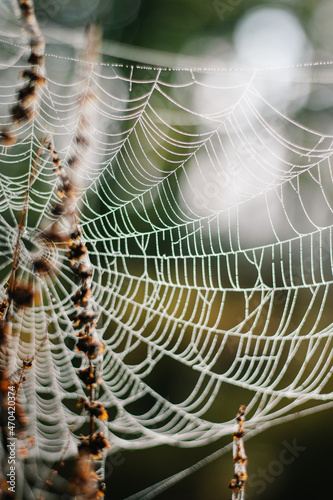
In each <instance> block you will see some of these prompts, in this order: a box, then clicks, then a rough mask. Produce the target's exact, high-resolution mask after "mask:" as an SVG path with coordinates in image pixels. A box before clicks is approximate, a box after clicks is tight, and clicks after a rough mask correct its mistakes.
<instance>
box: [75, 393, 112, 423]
mask: <svg viewBox="0 0 333 500" xmlns="http://www.w3.org/2000/svg"><path fill="white" fill-rule="evenodd" d="M79 405H82V406H84V409H85V410H86V411H87V412H89V413H90V415H91V416H93V417H95V418H99V419H100V420H107V419H108V414H107V411H106V410H105V408H104V406H103V405H102V403H98V402H96V401H91V402H89V401H87V400H86V399H85V398H81V399H80V401H79Z"/></svg>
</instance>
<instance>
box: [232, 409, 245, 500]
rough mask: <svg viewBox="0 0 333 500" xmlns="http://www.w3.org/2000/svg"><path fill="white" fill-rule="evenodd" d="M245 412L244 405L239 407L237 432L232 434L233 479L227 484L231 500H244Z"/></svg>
mask: <svg viewBox="0 0 333 500" xmlns="http://www.w3.org/2000/svg"><path fill="white" fill-rule="evenodd" d="M245 410H246V406H245V405H241V406H240V407H239V412H238V413H237V416H236V420H237V423H238V430H237V431H236V432H234V434H233V460H234V477H233V479H231V481H230V483H229V488H231V489H232V497H231V500H244V498H245V483H246V480H247V456H246V454H245V447H244V442H243V436H244V421H245Z"/></svg>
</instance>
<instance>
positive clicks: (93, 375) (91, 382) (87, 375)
mask: <svg viewBox="0 0 333 500" xmlns="http://www.w3.org/2000/svg"><path fill="white" fill-rule="evenodd" d="M78 376H79V378H80V379H81V380H82V382H83V383H84V385H85V386H86V387H87V389H88V390H89V389H90V387H91V386H93V387H95V386H97V384H98V383H99V382H100V379H99V377H98V375H97V370H96V368H95V367H94V366H92V365H91V366H89V367H88V368H84V369H81V370H79V372H78Z"/></svg>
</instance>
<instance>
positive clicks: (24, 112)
mask: <svg viewBox="0 0 333 500" xmlns="http://www.w3.org/2000/svg"><path fill="white" fill-rule="evenodd" d="M17 3H18V6H19V9H20V13H21V17H22V25H23V29H24V31H25V32H26V34H27V35H28V37H29V47H30V56H29V59H28V62H29V63H30V65H31V66H30V69H27V70H25V71H23V72H22V75H21V76H22V77H23V78H25V79H26V80H27V83H26V84H25V85H24V86H23V87H21V89H20V90H19V92H18V96H17V102H16V104H14V106H13V107H12V108H11V125H10V126H7V127H4V128H3V129H2V131H1V132H0V140H1V142H2V143H3V144H4V145H5V146H12V145H13V144H15V142H16V140H17V135H16V131H15V130H16V128H17V127H18V126H19V124H20V123H21V122H29V121H31V120H32V118H33V116H34V112H35V110H36V104H37V105H38V104H39V101H40V97H39V90H40V88H41V87H43V85H44V84H45V77H44V75H43V73H44V54H45V41H44V38H43V36H42V33H41V31H40V28H39V25H38V22H37V19H36V16H35V11H34V5H33V2H32V0H17ZM34 103H35V106H33V105H34Z"/></svg>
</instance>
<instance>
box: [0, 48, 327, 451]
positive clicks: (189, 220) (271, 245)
mask: <svg viewBox="0 0 333 500" xmlns="http://www.w3.org/2000/svg"><path fill="white" fill-rule="evenodd" d="M1 43H2V54H3V56H4V59H3V62H2V64H1V72H0V85H1V87H0V88H1V91H0V94H1V103H0V115H1V123H2V125H6V124H8V123H9V122H10V114H9V108H10V106H11V105H12V104H14V103H15V101H16V97H15V93H16V91H17V90H18V89H19V88H20V87H21V86H22V82H21V81H20V80H19V79H17V75H18V74H19V73H20V71H22V70H24V69H26V68H28V64H27V62H26V60H27V57H26V53H25V49H24V45H23V44H20V43H19V40H17V39H16V40H14V41H13V40H12V39H10V40H8V39H7V40H2V42H1ZM52 48H53V49H55V48H57V46H52ZM48 52H49V53H48V55H47V56H46V72H47V75H46V76H47V85H46V86H45V87H44V88H43V90H42V96H41V106H40V109H39V110H38V113H36V115H35V116H36V117H35V119H34V120H33V121H32V122H29V123H26V124H24V125H22V126H21V127H20V128H19V129H18V141H17V143H16V144H15V145H14V146H13V147H11V148H6V147H3V148H2V150H1V154H0V162H1V163H0V210H1V224H0V250H1V256H2V257H1V265H0V272H1V283H2V287H1V297H2V298H4V297H5V294H6V291H5V283H6V282H7V280H8V278H9V274H10V271H11V263H12V259H13V248H14V245H15V241H16V237H17V230H18V229H17V220H18V214H19V213H20V211H21V210H22V209H23V205H24V199H25V196H26V191H27V186H28V182H29V177H30V171H31V168H32V164H33V161H34V158H35V155H36V151H37V149H38V147H40V146H41V144H42V141H43V139H44V138H45V137H49V136H50V135H52V139H53V141H54V143H55V146H56V149H57V151H58V154H59V157H60V158H62V160H63V162H64V165H65V166H68V165H69V160H70V158H71V156H72V155H73V154H75V152H76V148H77V145H76V144H75V143H74V141H73V138H74V136H75V132H76V130H77V128H78V127H79V126H81V130H82V127H83V130H84V131H85V136H86V138H87V141H88V142H89V151H88V152H87V154H86V156H85V161H84V165H83V167H82V168H81V169H80V171H79V172H78V175H79V176H80V184H81V186H82V188H81V192H80V204H79V218H80V227H81V229H82V232H83V236H84V240H85V242H86V245H87V247H88V250H89V257H90V260H91V263H92V266H93V269H94V274H93V285H92V297H93V300H94V304H95V305H96V308H97V310H98V311H99V312H100V317H99V322H98V327H97V331H98V335H99V336H100V337H101V338H102V339H103V342H104V343H105V352H104V355H103V359H101V361H100V373H101V379H102V382H101V386H100V389H99V390H100V393H99V398H98V400H99V401H100V402H102V403H103V405H104V406H105V408H106V409H107V410H108V412H109V415H110V418H109V421H108V422H106V423H105V424H104V423H100V424H99V425H100V428H101V429H102V430H103V432H104V433H107V434H108V435H109V438H110V441H111V445H112V449H113V451H115V450H117V449H139V448H144V447H151V446H155V445H158V444H163V443H164V444H171V445H177V446H182V447H193V446H198V445H204V444H208V443H211V442H213V441H216V440H217V439H219V438H220V437H221V436H226V435H230V434H231V433H232V432H233V429H234V415H235V412H236V410H237V408H238V406H239V404H241V403H242V404H246V405H247V428H248V429H253V430H254V431H257V430H258V429H264V428H267V426H270V425H274V424H276V423H278V422H280V421H283V419H285V418H288V417H292V416H294V415H295V414H296V413H297V412H299V411H300V410H304V409H307V410H309V411H312V410H316V411H317V410H318V409H320V408H321V407H325V408H326V407H327V404H329V405H331V404H333V401H332V400H333V397H332V396H333V393H332V389H333V385H332V379H331V375H332V352H333V351H332V321H333V317H332V312H331V309H332V308H331V295H332V223H333V214H332V203H333V189H332V165H331V155H332V144H333V143H332V138H333V136H332V135H327V134H325V133H323V131H322V130H317V131H316V128H317V129H318V128H319V127H318V126H316V125H317V123H318V116H321V111H320V110H319V111H318V110H316V109H315V106H314V105H312V107H311V105H310V104H311V103H312V104H313V102H314V101H315V96H316V92H318V89H319V90H321V89H322V88H323V87H324V88H325V90H326V91H327V92H331V86H330V81H331V72H332V66H331V65H330V64H326V65H318V66H315V65H311V66H309V67H306V66H303V67H299V68H297V67H295V68H281V69H278V68H275V69H267V68H266V69H265V68H264V69H260V68H259V69H257V70H247V69H241V70H239V69H238V70H232V69H231V70H223V69H221V68H215V69H209V68H207V69H205V68H192V69H190V68H188V69H186V68H178V69H175V70H172V69H170V68H155V67H144V66H140V65H131V64H126V63H124V64H114V63H112V62H110V63H109V62H107V60H106V62H103V63H96V64H89V65H87V64H85V63H84V61H81V60H79V59H78V58H77V54H76V51H75V50H74V49H73V48H72V47H69V46H62V47H61V52H60V53H61V56H59V51H58V52H57V50H54V52H52V51H51V50H49V51H48ZM82 67H83V68H84V71H82ZM82 75H85V76H84V78H82ZM82 92H84V93H85V95H86V96H87V101H88V106H86V107H84V108H83V107H82V105H81V104H82ZM326 107H327V108H328V107H329V100H328V102H327V104H326ZM321 128H329V127H328V126H327V127H323V126H322V124H321ZM56 187H57V178H56V176H55V174H53V172H52V162H51V159H50V158H48V157H47V155H46V154H44V155H43V159H42V168H41V169H40V171H39V175H38V178H37V179H36V181H35V183H34V184H33V186H32V187H31V189H30V191H29V200H28V203H29V210H28V215H27V225H26V230H25V233H24V237H23V239H22V242H21V245H20V267H19V274H20V278H21V279H22V280H26V281H30V282H33V286H34V288H35V291H36V296H37V297H38V300H36V301H35V303H34V306H33V307H31V308H25V309H20V310H17V311H16V312H15V323H14V332H13V337H12V339H13V340H12V344H11V345H10V347H9V355H10V357H9V360H10V368H11V372H14V371H15V370H16V369H18V368H20V367H21V366H22V361H23V359H25V358H26V357H27V356H30V357H31V356H34V355H36V359H35V361H34V364H33V366H32V368H31V370H30V371H29V373H28V376H27V381H26V382H25V383H24V385H23V387H22V395H21V399H22V401H23V403H24V404H25V406H26V408H27V412H28V415H29V418H30V433H31V434H32V435H33V436H34V437H35V440H36V441H35V446H34V447H33V448H32V449H31V450H30V453H31V454H32V455H35V456H36V457H44V458H47V459H51V460H54V459H56V458H59V454H60V453H61V450H62V449H63V448H64V445H65V443H66V441H67V440H68V430H69V429H70V446H69V448H68V453H69V454H70V453H75V449H76V443H77V440H78V438H77V436H78V434H79V433H80V432H81V430H82V428H84V425H85V424H86V422H87V418H86V416H85V415H84V414H83V415H80V411H79V410H78V409H77V408H76V406H75V404H76V401H77V400H78V399H79V398H80V397H83V396H84V390H83V386H82V385H81V382H80V381H79V379H78V376H77V371H78V367H80V364H81V357H80V354H79V353H78V352H77V351H76V350H75V332H74V331H73V328H72V322H71V320H70V316H71V314H72V313H74V312H75V307H74V306H73V304H72V301H71V300H70V296H71V295H72V293H73V292H75V290H76V289H77V288H78V286H79V284H78V283H76V282H75V277H74V275H73V274H72V273H71V271H70V269H69V265H68V263H67V261H66V256H65V254H66V249H65V248H64V246H63V245H62V244H53V245H52V246H50V245H48V246H45V245H44V246H43V240H42V238H41V237H40V235H41V233H42V231H44V230H45V229H47V228H48V227H50V225H51V224H52V223H53V222H54V215H52V206H54V205H55V204H56V203H57V194H56ZM59 223H60V225H61V224H62V223H63V221H62V219H61V218H60V219H59ZM36 255H42V256H43V258H44V259H46V260H47V261H48V262H49V263H50V264H52V265H53V266H54V267H55V269H56V272H55V273H54V274H50V275H46V276H41V275H38V274H36V273H34V272H33V260H34V258H35V257H36ZM46 332H47V333H46ZM45 338H46V340H45ZM36 353H37V354H36Z"/></svg>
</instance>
